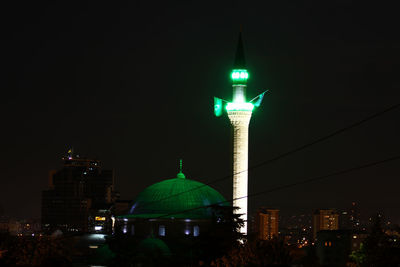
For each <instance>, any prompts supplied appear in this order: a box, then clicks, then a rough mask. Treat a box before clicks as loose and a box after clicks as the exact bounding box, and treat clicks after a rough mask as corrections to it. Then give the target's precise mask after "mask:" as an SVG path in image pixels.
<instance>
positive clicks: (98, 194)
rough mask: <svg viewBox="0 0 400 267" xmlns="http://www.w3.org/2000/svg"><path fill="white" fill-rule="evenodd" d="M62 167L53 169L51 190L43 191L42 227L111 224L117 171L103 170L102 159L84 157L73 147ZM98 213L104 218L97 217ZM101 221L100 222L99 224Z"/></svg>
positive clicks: (92, 228)
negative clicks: (111, 209)
mask: <svg viewBox="0 0 400 267" xmlns="http://www.w3.org/2000/svg"><path fill="white" fill-rule="evenodd" d="M63 161H64V166H63V168H62V169H61V170H58V171H52V172H50V176H49V190H45V191H43V192H42V227H43V229H44V230H45V231H54V230H56V229H60V230H61V231H63V232H104V231H105V230H109V229H108V228H107V227H104V223H105V222H107V223H109V224H111V218H110V213H109V212H107V210H110V207H111V206H112V204H113V202H114V201H115V194H114V173H113V171H112V170H102V169H101V165H100V161H98V160H94V159H88V158H80V157H79V156H75V155H73V153H72V151H71V150H70V151H69V152H68V155H67V156H66V157H64V158H63ZM96 217H104V220H103V219H102V220H100V221H96ZM97 224H98V225H97Z"/></svg>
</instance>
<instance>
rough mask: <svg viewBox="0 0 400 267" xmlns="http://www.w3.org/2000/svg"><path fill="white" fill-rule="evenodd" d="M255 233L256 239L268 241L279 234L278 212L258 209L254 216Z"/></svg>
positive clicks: (276, 210)
mask: <svg viewBox="0 0 400 267" xmlns="http://www.w3.org/2000/svg"><path fill="white" fill-rule="evenodd" d="M256 233H257V237H258V239H261V240H268V239H272V238H273V237H277V236H278V233H279V210H278V209H268V208H264V207H262V208H260V209H259V210H258V211H257V214H256Z"/></svg>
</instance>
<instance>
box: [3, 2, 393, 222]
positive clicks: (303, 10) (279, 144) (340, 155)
mask: <svg viewBox="0 0 400 267" xmlns="http://www.w3.org/2000/svg"><path fill="white" fill-rule="evenodd" d="M82 2H83V1H82ZM368 2H369V1H349V0H342V1H129V4H128V3H124V4H121V3H117V1H108V2H107V3H106V4H103V3H100V2H95V1H93V2H90V3H85V4H83V3H82V4H80V5H75V4H73V2H65V1H63V2H61V1H60V2H58V1H57V2H56V1H52V2H49V3H39V2H38V1H29V2H28V1H27V2H26V3H22V2H20V1H13V4H10V5H9V6H2V7H1V9H0V10H1V16H0V17H1V20H2V33H1V36H2V42H1V43H2V47H3V48H2V50H1V54H2V56H1V64H2V67H3V68H2V69H3V71H2V78H1V92H2V94H1V98H0V99H1V105H0V109H1V110H0V114H1V133H2V138H1V153H0V157H1V161H0V162H1V174H0V177H1V180H0V205H1V206H2V208H3V210H4V213H5V214H7V215H10V216H15V217H17V218H31V217H35V218H39V217H40V203H41V191H42V190H45V189H46V188H47V183H48V172H49V171H50V170H52V169H59V168H61V167H62V162H61V157H62V156H63V155H64V154H65V152H66V151H67V150H68V148H69V147H71V146H73V147H74V150H75V152H77V153H78V154H80V155H84V156H88V157H94V158H98V159H100V160H101V161H102V163H103V166H104V168H106V169H111V168H112V169H114V170H115V172H116V187H117V190H119V191H120V192H121V196H122V198H123V199H132V198H134V197H135V196H136V195H137V194H138V193H139V192H140V191H142V190H143V189H144V188H145V187H147V186H149V185H151V184H153V183H155V182H158V181H161V180H163V179H167V178H173V177H176V173H177V172H178V161H179V159H180V158H183V160H184V173H185V174H186V177H187V178H189V179H196V180H199V181H201V182H211V181H213V180H214V179H217V178H221V177H223V176H225V175H227V174H229V173H230V172H231V154H230V153H231V138H232V135H231V130H230V124H229V120H228V118H227V117H226V115H225V116H223V117H220V118H216V117H215V116H214V114H213V97H214V96H218V97H221V98H224V99H228V100H230V98H231V94H232V89H231V82H230V78H229V74H230V70H231V68H232V65H233V60H234V54H235V49H236V44H237V38H238V32H239V28H240V24H242V25H243V39H244V47H245V55H246V60H247V65H248V70H249V73H250V80H249V82H248V91H247V92H248V98H252V97H253V96H256V95H257V94H259V93H261V92H262V91H263V90H265V89H270V93H269V94H268V95H266V96H265V98H264V101H263V104H262V106H261V107H260V108H258V109H257V110H256V111H255V112H254V114H253V117H252V120H251V124H250V139H249V165H250V166H252V165H255V164H258V163H260V162H263V161H265V160H268V159H270V158H273V157H275V156H277V155H279V154H281V153H284V152H286V151H289V150H291V149H294V148H296V147H298V146H301V145H304V144H307V143H309V142H312V141H313V140H315V139H317V138H319V137H322V136H324V135H327V134H329V133H331V132H333V131H335V130H337V129H339V128H342V127H345V126H347V125H350V124H352V123H354V122H357V121H359V120H361V119H363V118H365V117H367V116H369V115H372V114H374V113H376V112H379V111H381V110H384V109H386V108H388V107H390V106H392V105H395V104H398V103H400V79H399V72H400V64H399V62H400V35H399V25H398V10H397V9H396V8H395V7H394V6H388V5H384V4H383V3H381V2H373V3H371V4H369V3H368ZM2 5H3V4H2ZM399 120H400V109H396V110H393V111H391V112H390V113H387V114H385V115H383V116H380V117H378V118H376V119H374V120H371V121H369V122H368V123H365V124H363V125H361V126H359V127H357V128H354V129H352V130H350V131H347V132H345V133H342V134H340V135H337V136H335V137H334V138H331V139H329V140H327V141H325V142H322V143H320V144H318V145H315V146H312V147H309V148H307V149H304V150H302V151H300V152H298V153H295V154H292V155H290V156H287V157H285V158H283V159H280V160H278V161H276V162H274V163H272V164H269V165H267V166H264V167H262V168H259V169H256V170H251V171H250V173H249V183H250V185H249V192H250V193H255V192H258V191H260V190H266V189H269V188H273V187H275V186H279V185H283V184H286V183H293V182H297V181H301V180H303V179H306V178H310V177H314V176H319V175H324V174H328V173H331V172H334V171H338V170H341V169H346V168H350V167H354V166H357V165H362V164H365V163H368V162H373V161H377V160H382V159H385V158H389V157H393V156H397V155H399V154H400V139H399V136H400V123H399ZM399 173H400V161H393V162H390V163H386V164H382V165H379V166H375V167H371V168H368V169H363V170H360V171H357V172H352V173H349V174H346V175H340V176H335V177H331V178H328V179H326V180H322V181H317V182H314V183H310V184H305V185H300V186H296V187H293V188H290V189H286V190H281V191H276V192H272V193H269V194H264V195H262V196H259V197H256V198H251V199H250V200H249V205H250V211H251V212H252V211H254V210H255V208H256V207H259V206H269V207H276V208H279V209H280V210H281V212H282V214H285V213H286V214H290V213H300V212H307V213H311V211H312V210H313V209H314V208H329V207H334V208H345V207H348V206H349V205H350V204H351V202H352V201H357V202H358V203H359V205H360V207H361V211H362V212H363V215H364V216H370V215H373V213H374V212H375V211H378V210H380V211H383V212H384V214H385V215H386V216H387V217H389V218H390V219H391V220H393V221H395V222H397V223H400V214H399V212H398V210H399V209H400V194H399V188H400V175H399ZM213 186H214V187H215V188H216V189H217V190H219V191H220V192H221V193H222V194H223V195H224V196H225V197H226V198H230V197H231V194H232V189H231V188H232V185H231V180H230V179H227V180H225V181H224V182H220V183H216V184H213Z"/></svg>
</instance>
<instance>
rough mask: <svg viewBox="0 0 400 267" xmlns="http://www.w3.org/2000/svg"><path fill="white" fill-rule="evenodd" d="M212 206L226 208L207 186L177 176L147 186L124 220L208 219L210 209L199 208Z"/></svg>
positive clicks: (221, 198) (222, 198)
mask: <svg viewBox="0 0 400 267" xmlns="http://www.w3.org/2000/svg"><path fill="white" fill-rule="evenodd" d="M178 176H179V175H178ZM213 204H216V205H220V206H227V205H228V203H227V202H226V200H225V198H224V197H223V196H222V195H221V194H220V193H218V192H217V191H216V190H215V189H213V188H211V187H210V186H208V185H205V184H203V183H200V182H197V181H193V180H190V179H185V178H183V177H178V178H174V179H168V180H164V181H162V182H159V183H156V184H153V185H151V186H149V187H147V188H146V189H145V190H143V191H142V192H141V193H140V194H139V195H138V197H137V198H136V199H135V201H134V204H133V205H132V207H131V209H130V212H129V213H130V214H129V215H127V216H124V217H125V218H158V217H160V216H163V215H166V216H165V217H166V218H186V219H208V218H211V216H212V210H211V208H209V207H207V208H200V207H204V206H209V205H213ZM183 211H186V212H183Z"/></svg>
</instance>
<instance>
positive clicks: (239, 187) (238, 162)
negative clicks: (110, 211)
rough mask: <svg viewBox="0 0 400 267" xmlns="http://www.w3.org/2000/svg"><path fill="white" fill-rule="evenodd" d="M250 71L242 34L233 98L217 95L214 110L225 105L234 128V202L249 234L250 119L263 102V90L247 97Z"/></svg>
mask: <svg viewBox="0 0 400 267" xmlns="http://www.w3.org/2000/svg"><path fill="white" fill-rule="evenodd" d="M248 78H249V73H248V72H247V69H246V61H245V58H244V49H243V42H242V35H241V33H240V34H239V41H238V46H237V50H236V57H235V61H234V65H233V70H232V73H231V79H232V87H233V98H232V102H227V101H223V100H222V99H219V98H216V97H215V98H214V112H215V115H216V116H220V115H222V112H223V109H224V107H225V109H226V111H227V113H228V117H229V120H230V122H231V124H232V128H233V206H234V207H238V208H239V209H237V210H235V213H236V214H241V218H242V219H243V220H244V225H243V227H242V228H241V229H240V232H241V233H243V234H247V205H248V204H247V194H248V142H249V123H250V118H251V115H252V112H253V109H254V107H258V106H260V104H261V101H262V99H263V96H264V93H265V92H264V93H262V94H260V95H259V96H257V97H255V98H253V100H252V101H247V100H246V87H247V85H246V84H247V79H248Z"/></svg>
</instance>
